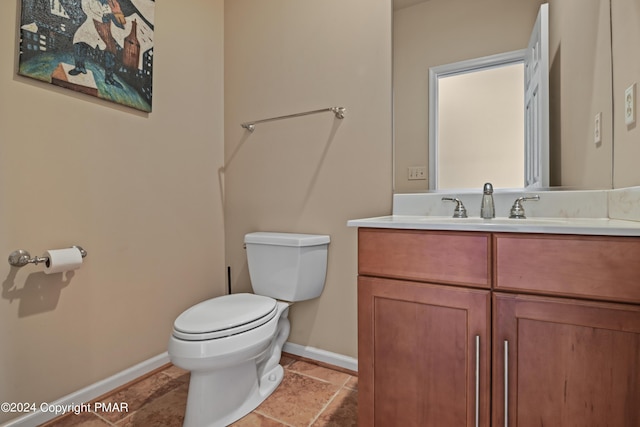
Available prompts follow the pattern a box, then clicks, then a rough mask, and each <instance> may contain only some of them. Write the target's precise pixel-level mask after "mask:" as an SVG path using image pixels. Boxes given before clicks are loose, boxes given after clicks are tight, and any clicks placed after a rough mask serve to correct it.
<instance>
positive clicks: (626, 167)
mask: <svg viewBox="0 0 640 427" xmlns="http://www.w3.org/2000/svg"><path fill="white" fill-rule="evenodd" d="M611 14H612V26H613V34H612V38H613V62H614V66H613V111H614V121H613V122H614V133H615V149H614V159H613V161H614V175H613V185H614V187H615V188H622V187H629V186H637V185H640V167H638V159H640V115H639V114H638V112H637V108H638V106H639V105H640V103H638V99H637V97H638V95H640V88H639V87H638V86H636V124H635V125H632V126H627V125H626V124H625V121H624V92H625V90H626V89H627V87H629V86H630V85H632V84H633V83H636V85H637V84H640V55H638V40H640V3H639V2H638V1H637V0H613V1H612V2H611Z"/></svg>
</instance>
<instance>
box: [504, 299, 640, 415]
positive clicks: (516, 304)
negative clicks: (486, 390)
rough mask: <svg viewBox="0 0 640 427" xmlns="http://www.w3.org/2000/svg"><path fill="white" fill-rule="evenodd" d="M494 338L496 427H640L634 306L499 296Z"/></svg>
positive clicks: (638, 310)
mask: <svg viewBox="0 0 640 427" xmlns="http://www.w3.org/2000/svg"><path fill="white" fill-rule="evenodd" d="M493 338H494V342H493V378H494V380H493V403H492V405H493V426H494V427H502V426H507V425H508V426H509V427H516V426H517V427H529V426H536V427H538V426H558V427H560V426H562V427H573V426H575V427H589V426H594V427H595V426H611V427H637V426H640V307H639V306H637V305H624V304H614V303H599V302H587V301H579V300H570V299H561V298H545V297H534V296H523V295H508V294H500V293H496V294H494V325H493ZM505 342H506V343H507V348H506V351H505ZM505 353H506V354H507V356H506V357H505ZM505 372H507V374H506V375H505ZM505 377H506V379H507V383H506V384H505ZM505 385H506V387H507V394H506V397H507V402H508V403H507V404H506V407H507V411H506V412H507V415H506V417H507V419H508V424H506V423H505Z"/></svg>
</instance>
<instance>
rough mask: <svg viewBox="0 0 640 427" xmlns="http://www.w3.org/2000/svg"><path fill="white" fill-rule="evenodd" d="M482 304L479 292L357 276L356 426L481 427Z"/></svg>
mask: <svg viewBox="0 0 640 427" xmlns="http://www.w3.org/2000/svg"><path fill="white" fill-rule="evenodd" d="M490 304H491V300H490V293H489V291H486V290H480V289H466V288H458V287H453V286H442V285H431V284H426V283H418V282H409V281H401V280H392V279H381V278H374V277H366V276H359V278H358V371H359V373H358V399H359V400H358V410H359V414H358V415H359V425H361V426H367V427H373V426H378V427H395V426H402V427H412V426H416V427H445V426H446V427H457V426H460V427H474V426H476V425H478V426H485V427H488V426H489V413H490V411H489V407H490V401H489V399H490V384H489V380H490V374H489V372H490V371H489V369H490V366H491V363H490V360H489V358H490V356H489V354H490V348H491V346H490V340H491V337H490V324H491V322H490ZM476 337H478V338H476ZM476 345H477V347H476ZM476 370H477V377H478V380H477V381H476ZM476 397H477V398H478V400H477V401H476ZM476 405H477V412H478V415H477V417H478V423H477V424H476Z"/></svg>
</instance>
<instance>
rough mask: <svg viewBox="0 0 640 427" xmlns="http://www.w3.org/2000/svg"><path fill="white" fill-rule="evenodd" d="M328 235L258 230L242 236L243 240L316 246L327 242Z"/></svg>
mask: <svg viewBox="0 0 640 427" xmlns="http://www.w3.org/2000/svg"><path fill="white" fill-rule="evenodd" d="M329 241H330V237H329V236H327V235H322V234H298V233H274V232H265V231H258V232H255V233H248V234H246V235H245V236H244V242H245V243H249V244H258V245H275V246H297V247H302V246H317V245H324V244H327V243H329Z"/></svg>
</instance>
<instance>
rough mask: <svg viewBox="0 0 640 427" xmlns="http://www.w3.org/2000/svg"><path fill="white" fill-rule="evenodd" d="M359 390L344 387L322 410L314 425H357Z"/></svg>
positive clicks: (350, 426)
mask: <svg viewBox="0 0 640 427" xmlns="http://www.w3.org/2000/svg"><path fill="white" fill-rule="evenodd" d="M357 425H358V392H357V391H355V390H350V389H347V388H343V389H341V390H340V392H338V395H337V396H336V397H335V398H334V399H333V400H332V401H331V403H330V404H329V406H327V408H326V409H325V410H324V411H322V413H321V414H320V416H319V417H318V419H317V420H316V422H314V423H313V427H357Z"/></svg>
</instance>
